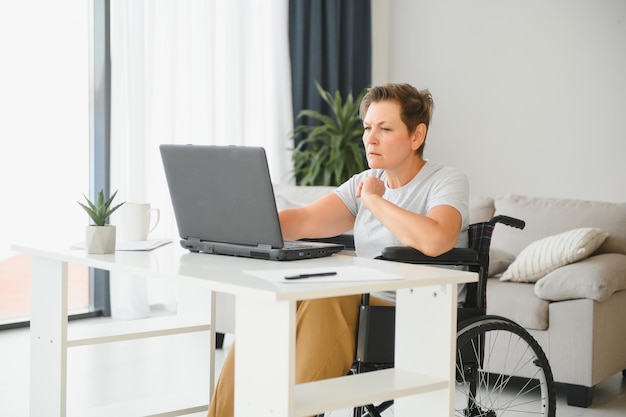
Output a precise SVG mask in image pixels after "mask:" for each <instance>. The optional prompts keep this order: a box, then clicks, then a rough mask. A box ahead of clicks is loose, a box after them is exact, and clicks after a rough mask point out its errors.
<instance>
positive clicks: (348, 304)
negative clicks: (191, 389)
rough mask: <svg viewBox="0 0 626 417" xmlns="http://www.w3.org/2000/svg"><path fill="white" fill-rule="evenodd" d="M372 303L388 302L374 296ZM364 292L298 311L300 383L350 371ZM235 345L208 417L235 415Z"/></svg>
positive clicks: (309, 303)
mask: <svg viewBox="0 0 626 417" xmlns="http://www.w3.org/2000/svg"><path fill="white" fill-rule="evenodd" d="M370 301H371V303H372V304H385V303H384V302H383V301H380V300H377V299H375V298H373V297H372V298H371V300H370ZM360 302H361V296H360V295H351V296H346V297H334V298H323V299H318V300H306V301H301V302H300V303H298V308H297V312H296V383H297V384H300V383H303V382H311V381H317V380H320V379H327V378H334V377H338V376H342V375H346V374H347V373H348V371H349V369H350V366H352V363H353V362H354V355H355V343H356V331H357V326H358V318H359V304H360ZM234 387H235V346H234V344H233V346H232V347H231V349H230V352H229V353H228V356H227V357H226V360H225V362H224V364H223V367H222V372H221V373H220V377H219V379H218V381H217V386H216V387H215V392H214V393H213V398H212V399H211V404H210V405H209V414H208V417H232V416H233V415H234V411H233V409H234Z"/></svg>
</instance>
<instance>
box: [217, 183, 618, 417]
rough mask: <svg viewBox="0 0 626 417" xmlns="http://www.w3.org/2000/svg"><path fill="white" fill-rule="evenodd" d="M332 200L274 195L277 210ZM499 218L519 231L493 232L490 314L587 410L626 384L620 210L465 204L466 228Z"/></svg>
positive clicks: (516, 199)
mask: <svg viewBox="0 0 626 417" xmlns="http://www.w3.org/2000/svg"><path fill="white" fill-rule="evenodd" d="M331 191H332V187H298V186H289V185H280V186H275V188H274V192H275V197H276V202H277V207H278V208H279V209H283V208H288V207H298V206H301V205H304V204H307V203H309V202H311V201H314V200H315V199H317V198H319V197H321V196H323V195H325V194H326V193H328V192H331ZM499 214H502V215H507V216H511V217H515V218H518V219H521V220H524V221H525V222H526V227H525V228H524V229H523V230H519V229H514V228H510V227H507V226H504V225H498V226H497V227H496V228H495V230H494V233H493V237H492V241H491V252H490V263H489V276H490V278H489V280H488V284H487V300H488V302H487V313H488V314H496V315H500V316H504V317H507V318H510V319H512V320H514V321H515V322H517V323H518V324H520V325H522V326H523V327H524V328H526V329H527V330H528V332H529V333H530V334H531V335H532V336H533V337H534V338H535V339H536V340H537V342H538V343H539V344H540V345H541V347H542V348H543V350H544V351H545V353H546V355H547V357H548V360H549V362H550V365H551V368H552V372H553V374H554V379H555V382H557V383H562V384H565V386H566V393H567V402H568V404H569V405H574V406H579V407H588V406H589V405H591V403H592V400H593V390H594V386H595V385H596V384H598V383H599V382H601V381H603V380H604V379H606V378H608V377H610V376H613V375H615V374H617V373H619V372H622V374H623V375H624V376H626V371H625V370H626V203H608V202H599V201H584V200H574V199H557V198H540V197H527V196H519V195H507V196H503V197H498V198H492V197H478V196H472V197H471V199H470V223H476V222H481V221H486V220H489V219H490V218H491V217H493V216H494V215H499ZM217 302H218V305H217V311H218V313H217V317H216V320H217V329H216V330H217V331H218V332H221V333H234V332H235V329H234V318H233V311H234V307H233V305H234V304H233V299H232V298H231V297H230V296H227V295H222V294H219V295H218V301H217ZM489 354H490V355H495V356H496V357H497V355H500V354H502V353H501V352H490V353H489ZM490 357H491V356H490ZM502 360H505V359H504V358H502ZM493 363H496V364H497V361H496V360H494V361H493ZM494 366H497V365H494ZM496 370H497V369H494V371H496Z"/></svg>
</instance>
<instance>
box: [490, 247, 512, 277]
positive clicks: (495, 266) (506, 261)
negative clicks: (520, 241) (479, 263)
mask: <svg viewBox="0 0 626 417" xmlns="http://www.w3.org/2000/svg"><path fill="white" fill-rule="evenodd" d="M514 260H515V256H514V255H511V254H510V253H507V252H505V251H503V250H500V249H497V248H492V249H491V250H490V251H489V276H490V277H493V276H495V275H498V274H501V273H502V272H504V271H506V269H507V268H508V267H509V265H511V264H512V263H513V261H514Z"/></svg>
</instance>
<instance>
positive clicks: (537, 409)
mask: <svg viewBox="0 0 626 417" xmlns="http://www.w3.org/2000/svg"><path fill="white" fill-rule="evenodd" d="M555 413H556V394H555V387H554V379H553V376H552V371H551V369H550V365H549V363H548V360H547V358H546V355H545V354H544V352H543V350H542V349H541V347H540V346H539V344H538V343H537V341H536V340H535V339H534V338H533V337H532V336H531V335H530V334H529V333H528V332H527V331H526V330H525V329H524V328H523V327H521V326H519V325H518V324H516V323H515V322H512V321H510V320H508V319H505V318H503V317H498V316H483V317H479V318H476V319H473V320H469V321H467V322H464V323H462V324H461V328H460V329H459V331H458V332H457V358H456V392H455V414H454V415H455V416H457V417H461V416H462V417H475V416H484V417H496V416H522V415H524V416H528V415H535V416H545V417H554V416H555Z"/></svg>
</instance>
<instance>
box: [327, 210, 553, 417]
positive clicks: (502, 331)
mask: <svg viewBox="0 0 626 417" xmlns="http://www.w3.org/2000/svg"><path fill="white" fill-rule="evenodd" d="M498 223H502V224H504V225H507V226H511V227H516V228H519V229H523V228H524V227H525V223H524V222H523V221H521V220H519V219H515V218H512V217H508V216H501V215H499V216H496V217H493V218H492V219H491V220H489V221H487V222H481V223H475V224H472V225H470V226H469V229H468V234H469V248H454V249H452V250H451V251H449V252H447V253H445V254H443V255H440V256H437V257H429V256H426V255H424V254H422V253H421V252H419V251H417V250H415V249H412V248H408V247H391V248H386V249H385V250H384V251H383V253H382V255H381V256H380V257H379V258H380V259H385V260H391V261H396V262H407V263H414V264H428V265H437V266H457V267H458V266H462V267H466V268H467V269H468V270H469V271H472V272H477V273H478V282H476V283H471V284H466V289H467V296H466V301H465V303H464V305H463V306H462V307H459V309H458V311H457V343H456V345H457V353H456V376H455V405H454V410H455V413H454V415H455V417H461V416H462V417H477V416H484V417H497V416H521V415H524V416H526V415H536V416H544V417H554V416H555V413H556V393H555V385H554V379H553V376H552V371H551V369H550V364H549V363H548V360H547V358H546V355H545V353H544V352H543V350H542V349H541V347H540V346H539V344H538V343H537V342H536V341H535V339H534V338H533V337H532V336H531V335H530V334H529V333H528V332H527V331H526V330H525V329H524V328H523V327H521V326H520V325H518V324H517V323H515V322H514V321H512V320H509V319H507V318H505V317H500V316H494V315H487V314H486V311H487V304H486V302H487V300H486V287H487V277H488V273H489V271H488V269H489V247H490V244H491V236H492V233H493V230H494V227H495V226H496V224H498ZM394 328H395V307H388V306H373V305H370V304H369V295H368V294H363V296H362V303H361V307H360V313H359V329H358V333H357V349H356V355H355V357H356V360H355V362H354V364H353V365H352V367H351V370H350V372H349V374H357V373H362V372H368V371H372V370H378V369H384V368H390V367H393V362H394V361H393V355H394ZM492 352H493V353H492ZM392 405H393V400H388V401H384V402H382V403H380V404H364V405H361V406H358V407H355V408H354V409H350V410H336V411H332V412H328V413H326V414H323V415H320V417H321V416H324V415H325V416H333V417H335V416H347V415H349V416H352V417H381V415H383V413H384V412H385V411H386V410H388V409H389V408H390V407H391V406H392ZM392 411H393V410H392V409H391V410H389V411H388V412H387V413H385V414H384V415H383V417H385V416H387V415H393V414H391V413H392ZM415 415H416V416H419V415H421V414H420V412H419V410H416V412H415Z"/></svg>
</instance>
